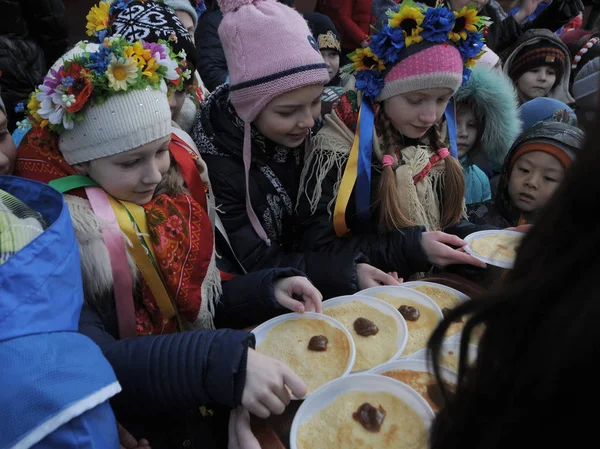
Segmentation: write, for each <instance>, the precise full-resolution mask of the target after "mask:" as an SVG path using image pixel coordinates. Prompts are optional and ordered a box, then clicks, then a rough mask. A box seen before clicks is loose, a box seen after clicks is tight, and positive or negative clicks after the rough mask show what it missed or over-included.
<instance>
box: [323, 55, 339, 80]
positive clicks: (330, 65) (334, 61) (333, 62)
mask: <svg viewBox="0 0 600 449" xmlns="http://www.w3.org/2000/svg"><path fill="white" fill-rule="evenodd" d="M321 56H323V60H324V61H325V64H327V71H328V72H329V81H331V80H332V79H334V78H335V76H336V75H337V74H338V72H339V71H340V54H339V53H338V52H337V51H336V50H331V49H329V48H325V49H323V50H321Z"/></svg>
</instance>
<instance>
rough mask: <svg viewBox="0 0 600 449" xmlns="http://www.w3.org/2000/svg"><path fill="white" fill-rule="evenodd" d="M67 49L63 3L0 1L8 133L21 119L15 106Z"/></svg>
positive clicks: (1, 82)
mask: <svg viewBox="0 0 600 449" xmlns="http://www.w3.org/2000/svg"><path fill="white" fill-rule="evenodd" d="M67 45H68V29H67V21H66V17H65V8H64V5H63V2H62V1H60V0H0V70H1V71H2V76H1V77H0V85H1V86H2V98H3V99H4V102H5V103H6V110H7V114H8V119H9V123H8V128H9V130H10V131H11V132H12V131H13V130H14V129H15V126H16V124H15V123H16V121H17V120H18V119H20V118H21V116H18V115H15V113H14V108H15V105H16V104H17V103H19V102H21V101H25V100H26V99H27V97H28V96H29V94H30V93H31V92H33V91H34V89H35V88H36V87H37V86H38V85H39V84H40V83H41V82H42V80H43V78H44V76H45V75H46V72H47V70H48V68H49V67H50V66H51V65H52V64H53V63H54V61H56V60H57V59H58V58H59V57H60V56H61V55H62V54H63V53H64V52H65V51H66V49H67Z"/></svg>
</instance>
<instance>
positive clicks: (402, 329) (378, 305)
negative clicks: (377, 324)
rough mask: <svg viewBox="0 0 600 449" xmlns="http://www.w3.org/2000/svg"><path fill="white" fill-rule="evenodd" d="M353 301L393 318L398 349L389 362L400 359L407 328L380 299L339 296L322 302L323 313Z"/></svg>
mask: <svg viewBox="0 0 600 449" xmlns="http://www.w3.org/2000/svg"><path fill="white" fill-rule="evenodd" d="M355 301H358V302H361V303H363V304H366V305H368V306H370V307H373V308H374V309H377V310H378V311H380V312H382V313H385V314H386V315H390V316H391V317H393V318H394V320H395V321H396V323H397V325H398V335H397V337H396V346H397V347H398V351H396V353H395V354H394V356H393V357H391V358H390V360H394V359H395V358H398V357H400V355H401V354H402V352H403V351H404V348H405V347H406V343H407V341H408V327H407V326H406V321H405V320H404V317H403V316H402V315H401V314H400V312H398V310H396V309H395V308H394V307H393V306H392V305H390V304H388V303H387V302H385V301H382V300H381V299H377V298H373V297H371V296H359V295H348V296H339V297H337V298H331V299H329V300H327V301H324V302H323V312H325V310H327V309H330V308H332V307H336V306H340V305H342V304H348V303H351V302H355ZM440 313H441V312H440ZM350 336H351V337H352V334H350Z"/></svg>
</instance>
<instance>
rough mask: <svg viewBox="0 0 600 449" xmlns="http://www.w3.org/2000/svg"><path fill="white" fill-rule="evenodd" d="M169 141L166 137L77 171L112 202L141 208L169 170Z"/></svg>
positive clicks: (82, 166) (81, 166)
mask: <svg viewBox="0 0 600 449" xmlns="http://www.w3.org/2000/svg"><path fill="white" fill-rule="evenodd" d="M170 140H171V137H170V136H168V137H165V138H163V139H159V140H155V141H153V142H150V143H148V144H146V145H143V146H141V147H139V148H136V149H134V150H130V151H126V152H124V153H120V154H115V155H114V156H108V157H103V158H101V159H96V160H93V161H90V162H88V163H85V164H81V165H79V166H77V168H78V170H79V171H80V172H81V173H82V174H86V175H88V176H89V177H90V178H92V179H93V180H94V181H96V183H98V185H99V186H100V187H102V188H103V189H104V190H105V191H106V192H107V193H108V194H110V195H111V196H113V197H115V198H116V199H119V200H123V201H129V202H131V203H135V204H139V205H143V204H146V203H148V202H150V200H151V199H152V197H153V196H154V191H155V190H156V187H157V186H158V183H159V182H160V181H161V180H162V178H163V176H164V175H165V173H167V170H168V169H169V165H170V159H169V142H170Z"/></svg>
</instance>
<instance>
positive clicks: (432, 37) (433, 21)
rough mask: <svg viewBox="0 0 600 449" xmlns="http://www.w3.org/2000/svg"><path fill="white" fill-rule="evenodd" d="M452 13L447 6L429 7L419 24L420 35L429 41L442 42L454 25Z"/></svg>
mask: <svg viewBox="0 0 600 449" xmlns="http://www.w3.org/2000/svg"><path fill="white" fill-rule="evenodd" d="M454 20H455V17H454V13H453V12H452V11H450V10H449V9H448V8H429V9H427V12H426V13H425V19H424V20H423V23H422V24H421V28H423V31H421V36H423V39H425V40H427V41H429V42H436V43H440V44H441V43H443V42H446V41H447V40H448V35H449V33H450V31H452V27H453V26H454Z"/></svg>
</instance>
